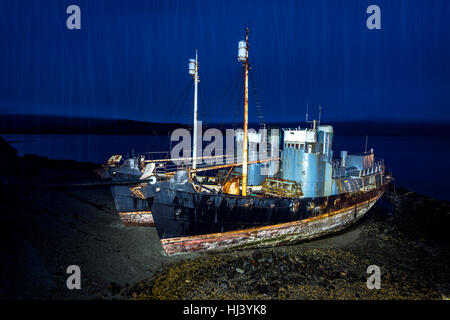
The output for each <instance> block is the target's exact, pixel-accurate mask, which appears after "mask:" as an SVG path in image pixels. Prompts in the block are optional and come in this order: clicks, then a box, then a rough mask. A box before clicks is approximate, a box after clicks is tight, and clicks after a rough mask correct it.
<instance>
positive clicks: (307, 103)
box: [306, 100, 309, 123]
mask: <svg viewBox="0 0 450 320" xmlns="http://www.w3.org/2000/svg"><path fill="white" fill-rule="evenodd" d="M308 107H309V100H307V101H306V123H308Z"/></svg>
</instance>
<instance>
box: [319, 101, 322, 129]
mask: <svg viewBox="0 0 450 320" xmlns="http://www.w3.org/2000/svg"><path fill="white" fill-rule="evenodd" d="M321 115H322V106H321V105H320V104H319V126H320V117H321Z"/></svg>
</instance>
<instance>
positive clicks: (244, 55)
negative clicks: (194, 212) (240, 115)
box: [238, 28, 249, 196]
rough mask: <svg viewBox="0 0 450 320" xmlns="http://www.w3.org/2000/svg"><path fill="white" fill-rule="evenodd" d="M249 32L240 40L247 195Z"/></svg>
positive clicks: (244, 174)
mask: <svg viewBox="0 0 450 320" xmlns="http://www.w3.org/2000/svg"><path fill="white" fill-rule="evenodd" d="M248 34H249V29H248V28H246V29H245V41H240V42H239V51H238V60H239V61H241V62H243V63H244V70H245V96H244V146H243V149H244V150H243V153H242V154H243V159H242V195H243V196H246V195H247V167H248V69H249V63H248V49H249V44H248Z"/></svg>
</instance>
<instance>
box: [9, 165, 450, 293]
mask: <svg viewBox="0 0 450 320" xmlns="http://www.w3.org/2000/svg"><path fill="white" fill-rule="evenodd" d="M94 167H95V166H94V165H92V164H88V163H85V164H80V163H75V162H72V161H49V160H45V159H42V158H37V157H27V158H25V159H20V161H19V165H18V169H17V170H16V171H13V172H3V173H2V174H1V175H0V178H1V180H2V183H1V184H0V194H1V195H2V199H3V200H2V201H1V202H0V210H1V211H0V212H2V216H3V221H2V225H1V228H2V230H1V235H2V240H3V241H1V247H2V248H1V253H0V270H1V273H0V274H1V277H0V298H1V299H447V297H449V296H450V290H449V284H450V281H449V274H450V270H449V266H450V263H449V262H450V250H449V234H448V230H449V227H450V213H449V211H450V210H449V203H448V202H437V201H434V200H432V199H430V198H427V197H424V196H421V195H417V194H415V193H410V192H408V191H407V190H397V191H394V190H391V191H390V192H388V193H387V195H386V196H384V197H383V198H382V200H380V201H379V202H378V203H377V204H376V206H375V207H374V208H373V209H372V210H371V211H370V213H369V214H368V215H367V217H365V218H364V219H362V220H361V221H360V222H359V223H357V224H356V225H355V226H353V227H351V228H349V229H347V230H345V231H344V232H341V233H339V234H336V235H333V236H330V237H326V238H322V239H318V240H315V241H310V242H306V243H301V244H297V245H291V246H280V247H274V248H266V249H258V250H241V251H231V252H219V253H203V254H182V255H176V256H172V257H167V256H166V255H165V254H164V253H163V252H162V248H161V245H160V242H159V239H158V236H157V233H156V230H155V229H154V228H148V227H124V226H123V225H122V223H121V221H120V219H119V217H118V215H117V212H116V211H115V208H114V203H113V199H112V197H111V193H110V191H109V188H107V187H82V188H81V187H76V188H74V187H64V188H44V187H36V185H42V184H49V183H68V182H74V181H91V182H95V181H98V180H97V178H96V176H95V175H94V173H93V169H94ZM74 264H75V265H78V266H80V268H81V286H82V288H81V289H80V290H69V289H67V287H66V279H67V277H68V276H69V275H68V274H67V273H66V268H67V267H68V266H69V265H74ZM369 265H378V266H379V267H380V268H381V289H380V290H369V289H367V286H366V281H367V274H366V269H367V267H368V266H369Z"/></svg>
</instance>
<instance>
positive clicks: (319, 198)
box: [132, 31, 392, 254]
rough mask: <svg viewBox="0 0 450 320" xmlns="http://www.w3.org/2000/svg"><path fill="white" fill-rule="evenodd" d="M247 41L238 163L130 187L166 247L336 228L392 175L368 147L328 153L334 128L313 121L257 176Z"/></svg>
mask: <svg viewBox="0 0 450 320" xmlns="http://www.w3.org/2000/svg"><path fill="white" fill-rule="evenodd" d="M248 48H249V46H248V31H247V36H246V40H245V41H241V42H240V43H239V61H241V62H243V64H244V70H245V97H244V112H245V115H244V130H243V135H242V138H243V139H242V140H241V142H242V143H241V145H242V147H243V156H242V158H241V159H242V160H241V162H240V161H236V163H234V164H232V165H224V166H220V168H219V167H218V166H215V167H211V168H210V169H211V170H215V172H217V170H218V169H223V168H230V171H229V172H228V174H227V175H226V176H225V177H224V175H223V174H222V175H218V176H216V177H214V178H213V179H202V177H200V176H197V174H198V173H199V172H200V171H205V170H208V168H201V169H198V168H195V167H187V168H185V169H183V170H178V171H177V172H176V173H175V174H174V175H173V176H172V177H171V178H170V179H168V180H166V181H156V182H154V183H142V184H140V185H138V186H136V187H134V188H132V194H133V196H135V197H137V198H140V199H141V200H145V201H147V202H148V206H149V208H151V212H152V214H153V219H154V222H155V226H156V229H157V232H158V235H159V237H160V240H161V244H162V247H163V249H164V250H165V252H166V253H167V254H174V253H179V252H189V251H198V250H209V249H227V248H246V247H259V246H271V245H277V244H283V243H292V242H297V241H301V240H307V239H311V238H315V237H320V236H323V235H326V234H329V233H332V232H336V231H339V230H342V229H344V228H346V227H348V226H349V225H351V224H353V223H354V222H355V221H357V220H359V219H360V218H361V217H362V216H363V215H364V214H365V213H366V212H367V211H369V210H370V208H371V207H372V206H373V205H374V204H375V203H376V201H377V200H378V199H379V198H380V197H381V196H382V195H383V193H384V190H385V188H386V187H387V185H388V184H389V183H390V181H391V179H392V178H391V177H390V176H389V175H387V174H386V173H385V167H384V163H383V160H376V159H375V158H374V153H373V150H371V151H370V152H365V153H364V154H362V155H349V154H347V152H346V151H341V157H340V158H338V159H333V151H332V142H333V134H334V133H333V127H332V126H325V125H320V123H318V124H317V125H316V122H315V121H313V122H312V126H311V127H310V128H300V127H298V128H296V129H285V130H284V141H283V150H282V151H281V156H280V158H279V159H278V158H274V157H273V158H272V159H271V162H269V166H270V163H272V164H273V163H274V162H275V161H276V162H277V164H279V167H280V172H278V173H275V172H273V173H272V174H271V175H268V176H262V175H260V171H259V170H255V169H258V168H259V166H261V164H260V163H258V162H259V161H249V157H248V145H249V144H251V143H254V142H255V141H254V139H255V137H256V138H257V139H261V137H258V136H257V135H256V136H255V135H249V134H248V80H247V79H248V69H249V63H248ZM249 137H250V139H249ZM236 140H237V139H236ZM194 155H195V153H194ZM260 162H263V161H260ZM269 171H270V170H269ZM206 181H208V182H206Z"/></svg>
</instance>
